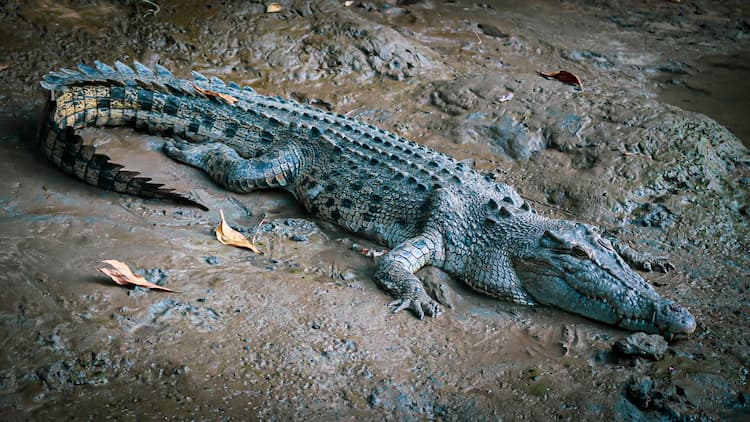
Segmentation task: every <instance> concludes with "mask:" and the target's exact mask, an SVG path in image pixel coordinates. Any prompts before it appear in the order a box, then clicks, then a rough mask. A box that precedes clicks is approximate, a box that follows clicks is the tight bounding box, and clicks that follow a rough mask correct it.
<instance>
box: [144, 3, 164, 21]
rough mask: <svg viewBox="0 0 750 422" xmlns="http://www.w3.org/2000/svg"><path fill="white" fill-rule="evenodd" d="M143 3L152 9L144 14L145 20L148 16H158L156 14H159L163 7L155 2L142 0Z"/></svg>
mask: <svg viewBox="0 0 750 422" xmlns="http://www.w3.org/2000/svg"><path fill="white" fill-rule="evenodd" d="M141 3H144V4H145V5H147V6H150V7H152V9H151V10H149V11H148V12H146V13H144V14H143V17H144V18H145V17H146V16H148V15H149V14H150V15H153V16H156V14H157V13H159V11H160V10H161V7H159V5H158V4H157V3H156V2H155V1H153V0H141Z"/></svg>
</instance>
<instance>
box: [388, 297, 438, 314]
mask: <svg viewBox="0 0 750 422" xmlns="http://www.w3.org/2000/svg"><path fill="white" fill-rule="evenodd" d="M425 296H426V295H425ZM388 306H389V307H391V308H392V309H393V313H394V314H395V313H396V312H399V311H403V310H404V309H409V310H410V311H412V313H414V316H416V317H417V318H419V319H420V320H422V319H424V316H425V314H426V315H427V316H430V317H433V318H435V317H437V316H438V315H440V314H441V311H440V305H438V304H437V303H436V302H435V301H434V300H432V299H430V298H429V297H424V298H417V299H398V300H394V301H393V302H391V303H389V304H388Z"/></svg>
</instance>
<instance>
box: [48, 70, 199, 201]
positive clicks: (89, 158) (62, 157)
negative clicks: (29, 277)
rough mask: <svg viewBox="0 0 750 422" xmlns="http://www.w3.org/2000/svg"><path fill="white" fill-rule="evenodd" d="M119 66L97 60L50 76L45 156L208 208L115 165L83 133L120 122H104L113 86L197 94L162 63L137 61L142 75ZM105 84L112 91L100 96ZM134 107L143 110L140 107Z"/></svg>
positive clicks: (98, 181) (108, 181)
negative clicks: (153, 66)
mask: <svg viewBox="0 0 750 422" xmlns="http://www.w3.org/2000/svg"><path fill="white" fill-rule="evenodd" d="M115 68H116V69H114V68H112V67H110V66H107V65H105V64H103V63H101V62H96V68H93V67H89V66H85V65H80V66H79V69H80V71H75V70H70V69H62V70H60V71H57V72H50V73H48V74H47V75H45V76H44V79H43V81H42V83H41V85H42V87H43V88H45V89H47V90H48V91H49V96H50V99H49V101H48V102H47V110H46V114H45V115H46V116H47V120H46V122H45V123H46V124H43V125H42V126H41V127H40V130H39V133H38V136H39V138H38V139H39V144H40V147H41V148H42V150H43V151H44V153H45V155H46V156H47V158H49V159H50V160H51V161H52V163H53V164H54V165H55V166H57V167H59V168H60V169H62V171H63V172H64V173H66V174H69V175H73V176H75V177H76V178H78V179H80V180H82V181H84V182H86V183H88V184H90V185H93V186H98V187H100V188H102V189H107V190H112V191H115V192H120V193H127V194H131V195H136V196H140V197H143V198H157V199H166V200H170V201H173V202H176V203H179V204H183V205H188V206H194V207H197V208H200V209H202V210H204V211H205V210H208V208H207V207H206V206H204V205H202V204H200V203H198V202H196V201H194V200H191V199H189V198H186V197H184V196H183V195H181V194H179V193H175V192H173V190H172V189H168V188H164V187H163V185H162V184H156V183H150V181H151V179H150V178H146V177H140V176H139V173H136V172H131V171H125V170H122V169H123V166H122V165H119V164H115V163H112V162H111V161H110V158H109V157H108V156H106V155H103V154H98V153H96V149H95V148H94V147H93V146H91V145H84V143H83V139H82V138H81V136H80V135H79V134H78V131H79V130H80V129H82V128H83V127H85V126H92V125H93V126H114V125H118V124H113V121H112V120H111V119H110V120H109V121H107V122H102V121H101V120H99V117H101V113H100V111H102V110H105V109H107V108H108V104H109V102H110V98H109V97H108V95H109V93H110V92H111V89H112V88H113V87H124V86H131V87H140V88H143V89H144V90H151V91H161V92H165V91H169V92H170V94H172V95H174V92H176V91H179V92H180V93H181V94H180V95H183V96H184V95H187V94H190V95H192V94H193V93H195V92H197V91H195V89H194V87H193V86H192V85H190V84H189V83H188V82H187V81H184V80H180V79H177V78H175V77H174V75H172V74H171V73H170V72H169V71H168V70H166V69H165V68H163V67H160V66H157V67H156V72H153V71H151V70H150V69H148V68H146V67H145V66H143V65H141V64H140V63H137V64H136V65H135V68H136V70H137V71H138V73H136V72H135V71H133V70H132V69H130V68H129V67H128V66H125V65H124V64H122V63H119V62H117V63H115ZM100 88H101V89H104V92H106V93H105V94H102V95H99V94H101V92H99V91H98V90H99V89H100ZM191 90H192V92H189V91H191ZM58 107H59V108H58ZM130 111H131V112H132V113H136V112H138V110H136V109H133V110H130ZM138 124H139V122H137V121H135V120H133V121H132V122H130V124H123V123H120V124H119V125H123V126H128V125H135V126H136V127H137V126H138Z"/></svg>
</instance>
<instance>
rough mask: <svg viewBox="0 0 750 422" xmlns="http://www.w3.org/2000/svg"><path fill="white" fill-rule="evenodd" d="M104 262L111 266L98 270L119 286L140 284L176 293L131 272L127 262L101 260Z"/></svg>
mask: <svg viewBox="0 0 750 422" xmlns="http://www.w3.org/2000/svg"><path fill="white" fill-rule="evenodd" d="M102 262H103V263H105V264H109V265H110V266H112V268H106V267H105V268H99V269H98V270H99V271H101V272H103V273H104V274H106V275H107V276H108V277H109V278H111V279H112V281H114V282H115V283H117V284H119V285H121V286H141V287H145V288H148V289H155V290H164V291H165V292H173V293H177V292H176V291H175V290H172V289H169V288H167V287H164V286H159V285H158V284H154V283H151V282H150V281H148V280H146V279H145V278H143V277H141V276H139V275H137V274H133V272H132V271H130V268H129V267H128V266H127V264H125V263H123V262H120V261H117V260H114V259H107V260H105V261H102Z"/></svg>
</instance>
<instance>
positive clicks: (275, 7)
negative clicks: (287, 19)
mask: <svg viewBox="0 0 750 422" xmlns="http://www.w3.org/2000/svg"><path fill="white" fill-rule="evenodd" d="M279 12H281V5H280V4H278V3H268V6H266V13H279Z"/></svg>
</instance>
